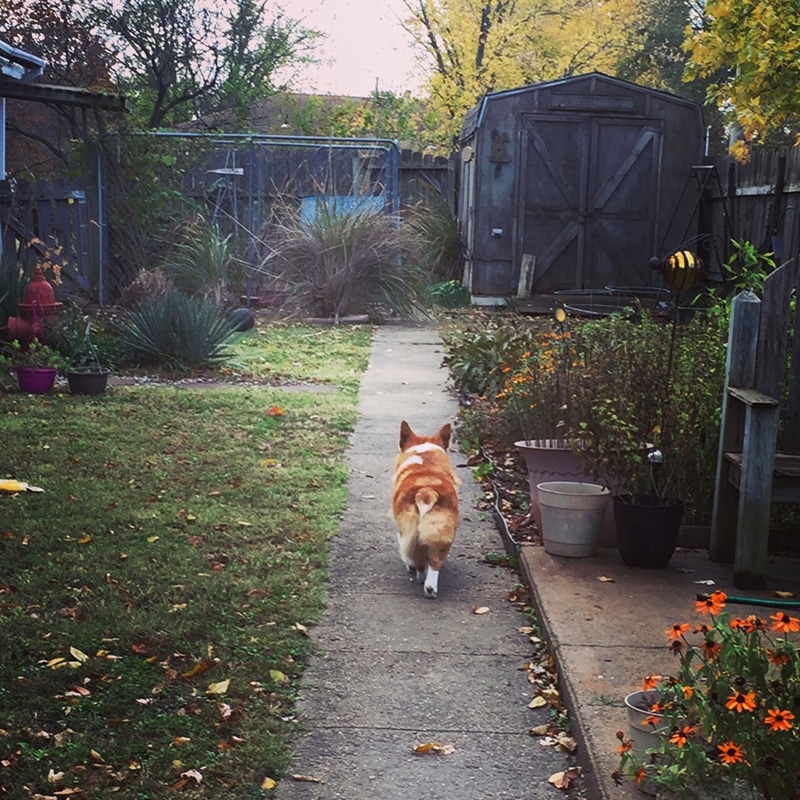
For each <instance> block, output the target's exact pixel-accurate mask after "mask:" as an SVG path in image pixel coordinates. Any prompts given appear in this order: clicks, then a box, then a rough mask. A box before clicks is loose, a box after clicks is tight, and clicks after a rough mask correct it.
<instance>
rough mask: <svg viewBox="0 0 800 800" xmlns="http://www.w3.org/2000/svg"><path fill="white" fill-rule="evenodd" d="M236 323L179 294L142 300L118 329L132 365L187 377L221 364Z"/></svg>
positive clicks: (212, 306) (202, 301) (212, 307)
mask: <svg viewBox="0 0 800 800" xmlns="http://www.w3.org/2000/svg"><path fill="white" fill-rule="evenodd" d="M237 327H238V322H237V321H236V320H235V319H232V318H231V317H230V316H228V315H226V314H225V313H224V312H223V311H222V310H221V308H220V306H218V305H217V304H215V303H213V302H211V301H210V300H207V299H205V298H199V297H189V296H188V295H186V294H183V293H182V292H178V291H175V292H172V293H170V294H166V295H161V296H156V297H151V298H148V299H146V300H142V301H140V302H139V304H138V305H137V306H136V308H135V309H133V310H132V311H129V312H128V313H127V315H126V316H125V317H124V318H123V319H122V320H121V321H120V323H119V335H120V338H121V340H122V342H123V343H124V345H125V346H126V347H127V348H128V350H129V353H130V358H131V360H132V361H134V362H137V363H143V364H156V365H158V366H160V367H162V368H164V369H167V370H174V371H178V372H190V371H192V370H195V369H200V368H202V367H206V366H210V365H212V364H214V363H217V362H220V361H223V360H224V359H225V358H226V357H227V355H228V350H227V349H228V346H229V345H230V344H232V343H233V342H234V341H235V340H236V339H237V338H239V335H240V334H239V333H238V332H237Z"/></svg>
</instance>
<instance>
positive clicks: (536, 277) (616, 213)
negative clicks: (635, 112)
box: [515, 115, 661, 294]
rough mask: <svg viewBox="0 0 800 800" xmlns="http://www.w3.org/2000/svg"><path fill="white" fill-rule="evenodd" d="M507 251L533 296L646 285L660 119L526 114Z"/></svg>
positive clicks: (651, 251)
mask: <svg viewBox="0 0 800 800" xmlns="http://www.w3.org/2000/svg"><path fill="white" fill-rule="evenodd" d="M525 121H526V126H525V127H524V129H523V141H522V150H523V152H522V157H523V160H524V171H523V181H522V185H521V187H520V190H521V191H520V198H521V202H520V205H519V209H520V212H519V213H520V215H521V218H520V219H519V220H518V230H519V231H521V232H522V236H521V238H519V239H517V242H518V246H519V247H521V249H520V250H519V251H518V252H517V253H516V254H515V263H516V264H517V265H518V266H519V264H520V263H521V261H522V257H523V255H532V256H534V257H535V259H536V260H535V263H534V271H533V278H532V283H531V289H532V292H533V293H535V294H546V293H550V292H554V291H559V290H571V289H581V290H585V289H601V288H603V287H605V286H609V285H613V286H644V285H648V284H649V282H650V267H649V264H648V261H649V259H650V257H651V256H652V255H654V243H655V220H656V219H657V211H658V209H657V202H658V194H659V192H658V186H659V163H660V153H661V127H660V123H659V122H658V121H653V120H641V119H636V120H633V119H624V118H623V119H617V118H602V119H597V118H592V117H581V116H572V117H569V116H564V117H553V116H552V115H550V116H547V117H538V116H536V115H531V116H526V118H525Z"/></svg>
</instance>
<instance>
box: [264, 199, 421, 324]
mask: <svg viewBox="0 0 800 800" xmlns="http://www.w3.org/2000/svg"><path fill="white" fill-rule="evenodd" d="M268 243H269V246H270V249H271V251H272V253H271V257H270V259H269V264H268V267H269V270H270V271H271V272H273V273H277V274H279V275H280V276H281V278H282V279H283V281H285V282H286V285H287V286H288V288H289V296H290V302H291V303H292V304H293V305H294V306H295V307H296V308H298V310H300V311H302V312H303V313H307V314H311V315H313V316H318V317H326V318H333V319H334V321H336V322H337V323H338V322H339V320H340V319H341V317H343V316H345V315H346V314H363V313H368V312H369V311H370V309H371V308H373V307H376V306H381V307H385V308H388V309H389V310H390V311H392V312H394V313H396V314H398V315H399V316H401V317H405V318H409V317H413V316H414V315H416V314H418V313H419V310H420V308H421V302H420V297H421V294H422V289H423V287H424V286H425V284H426V279H427V272H426V271H425V269H424V268H422V267H420V266H418V264H417V262H415V261H414V259H413V255H414V241H413V237H412V235H411V233H410V231H408V230H406V229H404V228H401V227H399V226H397V225H396V224H395V222H394V221H393V219H392V218H391V217H388V216H386V215H384V214H379V213H375V212H374V211H369V210H358V209H356V210H353V211H350V212H345V213H341V212H338V213H337V210H336V209H335V208H333V207H331V206H330V205H328V204H326V203H318V204H317V206H316V211H315V213H314V215H313V216H312V217H309V218H304V217H302V216H300V215H299V214H296V213H292V214H289V215H282V216H281V218H280V221H278V222H276V223H275V224H274V225H273V226H272V230H271V231H270V234H269V240H268Z"/></svg>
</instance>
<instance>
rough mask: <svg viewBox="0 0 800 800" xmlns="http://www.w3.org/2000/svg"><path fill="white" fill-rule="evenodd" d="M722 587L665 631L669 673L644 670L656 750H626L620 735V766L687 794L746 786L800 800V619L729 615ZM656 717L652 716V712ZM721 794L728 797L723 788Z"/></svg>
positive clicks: (775, 799)
mask: <svg viewBox="0 0 800 800" xmlns="http://www.w3.org/2000/svg"><path fill="white" fill-rule="evenodd" d="M726 599H727V597H726V595H725V593H724V592H720V591H717V592H714V593H713V594H711V595H709V596H708V597H704V598H702V599H699V600H698V601H697V603H696V604H695V609H696V611H697V612H698V613H699V614H700V615H702V616H703V617H704V619H703V620H702V621H701V622H700V624H697V625H692V624H690V623H688V622H682V623H677V624H675V625H673V626H672V627H671V628H669V629H667V631H666V633H667V637H668V641H669V647H670V649H671V650H672V651H673V653H675V654H676V655H677V656H679V657H680V668H679V669H678V672H677V674H676V676H675V677H661V676H656V677H651V678H648V679H646V680H645V684H644V688H645V689H646V690H652V689H656V690H657V691H658V692H659V693H660V701H659V702H658V703H657V704H656V706H655V707H654V708H652V709H651V710H652V711H653V716H652V717H650V718H649V721H650V724H653V725H654V726H656V725H658V726H659V729H662V730H664V735H663V736H661V737H660V745H659V747H657V748H652V749H649V750H647V751H646V752H645V753H641V752H637V751H636V750H634V749H633V747H632V743H631V741H630V740H627V739H626V738H625V735H624V734H623V733H622V732H620V733H618V734H617V736H618V737H619V739H620V746H619V752H620V754H621V764H620V770H619V771H620V772H621V773H622V774H627V775H628V776H629V777H630V778H632V779H633V780H634V781H636V783H637V784H640V785H641V784H642V783H643V782H645V781H646V782H647V784H648V785H650V786H656V787H661V788H663V789H666V790H670V791H672V792H674V793H675V794H677V796H679V797H694V796H697V795H696V794H695V792H696V790H697V789H698V787H703V786H714V787H717V788H720V787H728V788H729V789H730V790H731V791H732V790H733V787H734V786H735V785H737V784H739V785H745V786H747V787H751V788H752V789H754V790H755V791H757V792H759V793H760V794H761V796H763V797H764V798H765V799H766V800H793V799H796V798H798V797H800V654H798V649H797V643H796V639H797V637H792V634H796V633H798V632H800V619H799V618H797V617H793V616H791V615H790V614H788V613H787V612H786V611H776V612H775V613H774V614H771V615H770V616H769V618H768V619H763V618H761V617H759V616H756V615H749V616H744V617H738V616H733V615H732V614H731V613H730V612H729V611H727V609H726ZM657 715H659V716H657ZM724 796H728V795H724Z"/></svg>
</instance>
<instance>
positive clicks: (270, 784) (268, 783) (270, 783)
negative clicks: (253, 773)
mask: <svg viewBox="0 0 800 800" xmlns="http://www.w3.org/2000/svg"><path fill="white" fill-rule="evenodd" d="M277 785H278V782H277V781H274V780H272V778H264V780H263V781H261V788H262V789H263V790H264V791H265V792H268V791H269V790H270V789H274V788H275V787H276V786H277Z"/></svg>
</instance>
